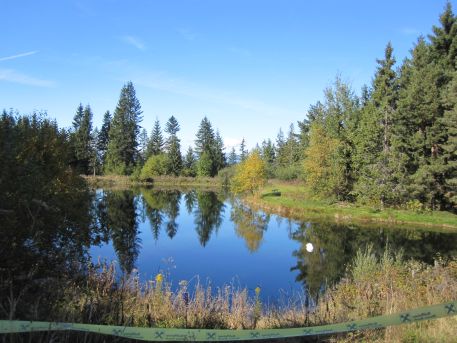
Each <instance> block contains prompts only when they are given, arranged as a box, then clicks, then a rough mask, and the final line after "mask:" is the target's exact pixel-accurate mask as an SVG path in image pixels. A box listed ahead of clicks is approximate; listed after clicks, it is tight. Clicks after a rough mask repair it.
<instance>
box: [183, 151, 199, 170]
mask: <svg viewBox="0 0 457 343" xmlns="http://www.w3.org/2000/svg"><path fill="white" fill-rule="evenodd" d="M182 174H183V175H184V176H192V177H193V176H196V175H197V159H196V158H195V153H194V150H193V149H192V147H189V148H188V149H187V152H186V156H185V157H184V162H183V170H182Z"/></svg>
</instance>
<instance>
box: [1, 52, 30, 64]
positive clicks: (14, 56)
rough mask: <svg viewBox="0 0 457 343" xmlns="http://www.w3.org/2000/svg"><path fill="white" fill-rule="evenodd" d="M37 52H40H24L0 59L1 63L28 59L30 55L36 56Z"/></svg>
mask: <svg viewBox="0 0 457 343" xmlns="http://www.w3.org/2000/svg"><path fill="white" fill-rule="evenodd" d="M37 52H38V51H29V52H23V53H22V54H17V55H12V56H6V57H0V62H2V61H8V60H15V59H16V58H20V57H26V56H30V55H35V54H36V53H37Z"/></svg>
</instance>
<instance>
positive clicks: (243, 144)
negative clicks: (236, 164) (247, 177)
mask: <svg viewBox="0 0 457 343" xmlns="http://www.w3.org/2000/svg"><path fill="white" fill-rule="evenodd" d="M246 157H248V151H247V150H246V141H245V140H244V137H243V139H242V140H241V144H240V162H243V161H244V160H245V159H246Z"/></svg>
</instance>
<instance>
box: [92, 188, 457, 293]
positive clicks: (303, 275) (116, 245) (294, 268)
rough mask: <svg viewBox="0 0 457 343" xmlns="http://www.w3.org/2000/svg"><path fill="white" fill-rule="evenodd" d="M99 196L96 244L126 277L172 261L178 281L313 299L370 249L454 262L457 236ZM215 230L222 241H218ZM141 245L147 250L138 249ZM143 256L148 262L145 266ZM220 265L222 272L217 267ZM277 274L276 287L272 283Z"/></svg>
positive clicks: (178, 199) (156, 194)
mask: <svg viewBox="0 0 457 343" xmlns="http://www.w3.org/2000/svg"><path fill="white" fill-rule="evenodd" d="M101 194H102V195H101V196H100V194H98V197H97V200H96V202H97V205H96V206H95V207H96V208H97V222H98V223H99V226H100V227H99V231H98V235H99V237H100V238H99V241H100V242H107V241H110V244H111V246H112V247H113V250H114V251H115V253H116V258H117V259H118V261H119V263H120V266H121V268H122V270H123V271H124V272H126V273H129V272H130V271H131V270H132V269H133V268H134V267H135V266H136V267H139V270H140V271H141V270H148V268H152V267H150V266H151V265H152V266H154V268H155V269H154V270H157V268H159V267H157V264H158V263H159V262H157V260H160V259H165V258H169V257H172V258H173V259H174V260H175V261H177V262H176V263H177V266H178V270H183V272H182V273H183V274H179V273H178V272H177V271H175V272H174V273H176V274H177V276H176V277H177V280H179V279H180V278H184V276H186V277H188V275H189V273H193V274H191V276H192V275H197V274H199V273H204V274H205V273H206V274H205V275H206V276H208V277H210V278H211V279H212V280H215V279H222V280H223V282H230V280H231V279H232V278H233V277H234V276H236V275H244V278H246V279H249V282H251V280H256V282H261V283H263V284H264V285H265V284H269V285H274V287H276V291H277V290H278V289H279V288H290V287H291V284H292V283H294V284H295V285H301V288H305V289H307V290H308V291H309V294H310V295H311V296H312V297H316V296H318V294H319V293H320V292H322V291H323V290H325V288H326V287H327V286H328V285H332V284H334V283H336V282H337V281H338V280H339V279H340V278H341V277H342V276H343V275H344V273H345V271H346V269H347V266H348V265H349V263H350V262H351V261H352V259H353V256H354V255H355V254H356V252H357V250H358V249H359V248H363V247H365V246H366V245H367V244H372V245H373V247H374V250H375V252H376V253H377V254H379V255H381V254H382V253H383V251H384V249H385V248H386V246H389V247H390V248H391V249H393V250H394V251H399V250H400V249H402V251H403V253H404V256H405V258H406V259H410V258H414V259H418V260H422V261H425V262H427V263H432V262H433V259H434V258H436V256H437V255H441V256H442V257H447V256H455V255H456V254H457V251H456V249H457V248H456V244H455V243H456V242H457V234H444V233H436V232H427V231H419V230H406V229H403V228H397V229H395V228H393V229H386V228H381V227H371V228H368V229H367V228H364V229H360V228H357V227H356V226H351V225H338V224H333V223H307V222H304V223H296V222H293V221H290V220H288V219H285V218H280V217H277V216H269V215H266V214H265V213H262V212H258V211H254V210H252V209H251V208H249V207H248V206H246V205H245V204H243V203H242V202H241V201H240V200H238V199H225V198H224V197H223V196H221V195H220V194H216V193H214V192H204V191H187V192H185V193H181V192H178V191H175V190H168V191H159V190H156V189H142V190H141V192H138V193H136V194H135V193H133V192H132V191H106V192H101ZM271 219H273V220H271ZM139 227H140V228H139ZM222 228H223V229H222ZM140 230H143V231H144V230H146V231H144V232H143V233H140ZM220 230H222V235H218V233H219V231H220ZM192 232H194V233H193V234H192ZM195 233H196V234H195ZM240 239H241V242H243V246H240V245H239V242H240ZM149 240H153V241H155V242H156V243H155V248H154V249H152V250H151V249H150V248H149V246H147V244H148V243H147V242H148V241H149ZM142 241H144V242H146V243H145V244H146V246H147V247H146V246H145V247H144V248H141V243H142ZM171 241H173V243H172V242H171ZM210 241H214V243H212V244H211V246H212V247H213V248H208V244H209V242H210ZM167 242H169V243H167ZM195 243H197V245H194V244H195ZM307 243H312V245H313V248H314V249H313V251H312V252H309V251H308V250H307V249H306V244H307ZM216 246H217V248H216ZM142 249H143V250H144V251H143V250H142ZM246 252H247V253H248V254H247V255H246ZM142 254H143V255H144V254H148V255H147V256H149V257H148V258H147V259H145V261H142V260H141V259H139V257H140V256H142ZM108 257H109V256H108ZM138 261H139V262H138ZM222 263H225V269H223V268H220V267H219V266H220V265H221V264H222ZM264 264H267V267H271V268H278V269H279V268H281V269H283V270H282V273H283V274H281V273H280V271H279V270H273V269H272V270H271V273H269V274H270V275H267V274H265V275H260V272H259V269H260V268H262V267H264V266H263V265H264ZM179 268H181V269H179ZM186 268H188V269H191V270H190V271H189V270H185V269H186ZM205 268H206V269H205ZM186 272H187V274H186ZM286 272H288V274H286ZM279 274H281V275H282V276H281V279H280V280H277V279H275V275H279ZM202 277H203V276H202ZM252 282H254V281H252ZM272 287H273V286H272Z"/></svg>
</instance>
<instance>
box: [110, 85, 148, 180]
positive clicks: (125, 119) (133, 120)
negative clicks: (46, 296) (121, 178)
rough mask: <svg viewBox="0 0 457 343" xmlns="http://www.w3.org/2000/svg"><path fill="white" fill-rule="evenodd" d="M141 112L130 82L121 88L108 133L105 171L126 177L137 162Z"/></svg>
mask: <svg viewBox="0 0 457 343" xmlns="http://www.w3.org/2000/svg"><path fill="white" fill-rule="evenodd" d="M141 114H142V111H141V105H140V102H139V100H138V99H137V97H136V92H135V88H134V87H133V84H132V82H128V83H127V84H125V85H124V87H122V90H121V94H120V96H119V102H118V104H117V106H116V110H115V111H114V115H113V119H112V121H111V127H110V131H109V143H108V150H107V153H106V163H105V170H106V172H108V173H112V174H120V175H128V174H130V173H131V172H132V171H133V169H134V167H135V165H136V163H137V161H138V135H139V133H140V122H141V120H142V116H141Z"/></svg>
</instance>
